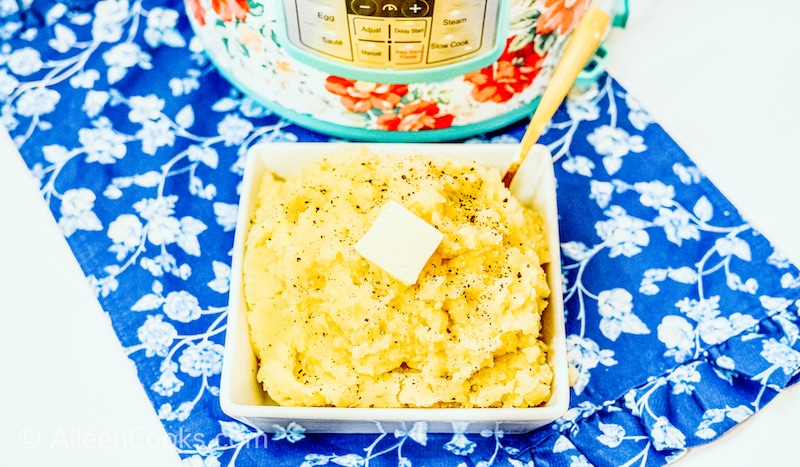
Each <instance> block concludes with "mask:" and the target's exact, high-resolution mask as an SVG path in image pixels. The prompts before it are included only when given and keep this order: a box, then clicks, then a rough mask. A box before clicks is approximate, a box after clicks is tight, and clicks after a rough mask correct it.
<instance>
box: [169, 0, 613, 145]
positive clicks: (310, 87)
mask: <svg viewBox="0 0 800 467" xmlns="http://www.w3.org/2000/svg"><path fill="white" fill-rule="evenodd" d="M185 3H186V10H187V13H188V17H189V19H190V21H191V23H192V27H193V28H194V31H195V33H196V35H197V37H198V38H199V39H200V40H201V42H202V44H203V46H204V48H205V50H206V53H207V55H208V56H209V58H210V59H211V61H212V62H213V63H214V64H215V65H216V67H217V68H218V69H219V71H220V72H221V73H222V75H223V76H225V77H226V78H227V79H228V80H229V81H230V82H231V83H233V84H234V85H235V86H236V87H238V88H239V89H240V90H241V91H242V92H244V93H245V94H246V95H248V96H249V97H251V98H252V99H254V100H256V101H257V102H259V103H260V104H262V105H264V106H265V107H267V108H268V109H270V110H271V111H273V112H274V113H276V114H278V115H280V116H281V117H283V118H285V119H287V120H289V121H292V122H294V123H297V124H299V125H301V126H304V127H307V128H309V129H312V130H315V131H319V132H322V133H326V134H329V135H333V136H336V137H340V138H345V139H351V140H363V141H382V142H405V141H417V142H423V141H445V140H456V139H462V138H467V137H471V136H474V135H479V134H483V133H486V132H489V131H492V130H495V129H498V128H501V127H503V126H506V125H508V124H510V123H513V122H515V121H517V120H520V119H522V118H525V117H528V116H530V114H531V113H532V112H533V110H534V109H535V107H536V104H537V102H538V99H539V97H540V96H541V94H542V92H543V90H544V88H545V86H546V85H547V83H548V80H549V76H550V74H551V72H552V70H553V68H554V67H555V65H556V64H557V63H558V60H559V58H560V55H561V52H562V50H563V47H564V43H565V41H566V39H567V38H568V37H569V34H570V33H571V31H572V30H573V29H574V27H575V26H576V25H577V23H578V21H579V19H580V17H581V16H582V15H583V13H584V12H585V11H586V9H587V8H588V7H589V4H590V1H589V0H262V1H259V0H185ZM605 8H606V9H608V10H609V12H610V13H611V15H612V18H614V21H613V24H614V25H615V26H624V23H625V21H626V19H627V11H628V5H627V1H626V0H615V1H609V2H608V5H607V6H605ZM604 56H605V50H604V49H603V48H602V47H601V48H600V49H598V52H597V53H596V54H595V59H594V60H592V61H590V63H589V64H587V68H586V70H584V74H583V76H582V77H581V78H580V79H583V80H591V79H594V78H596V77H597V76H598V75H599V74H600V71H601V70H602V60H603V58H604Z"/></svg>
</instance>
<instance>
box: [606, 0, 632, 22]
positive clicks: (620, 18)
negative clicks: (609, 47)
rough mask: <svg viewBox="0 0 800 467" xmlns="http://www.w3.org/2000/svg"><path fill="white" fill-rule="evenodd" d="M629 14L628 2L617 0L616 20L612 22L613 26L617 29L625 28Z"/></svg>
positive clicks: (615, 8) (626, 0)
mask: <svg viewBox="0 0 800 467" xmlns="http://www.w3.org/2000/svg"><path fill="white" fill-rule="evenodd" d="M629 12H630V9H629V8H628V0H617V3H616V5H615V6H614V19H613V21H612V22H611V24H612V26H614V27H615V28H624V27H625V26H627V25H628V14H629Z"/></svg>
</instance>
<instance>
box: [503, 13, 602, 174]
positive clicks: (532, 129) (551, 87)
mask: <svg viewBox="0 0 800 467" xmlns="http://www.w3.org/2000/svg"><path fill="white" fill-rule="evenodd" d="M610 21H611V18H610V16H609V14H608V13H607V12H606V11H604V10H602V9H601V8H598V7H590V8H589V9H588V10H587V11H586V13H584V15H583V17H582V18H581V20H580V22H579V23H578V26H577V27H576V28H575V30H574V31H573V32H572V35H571V36H570V38H569V39H568V41H567V45H566V47H565V48H564V53H563V55H562V56H561V59H560V60H559V61H558V65H556V68H555V70H553V76H552V77H551V78H550V82H549V83H548V85H547V87H546V88H545V90H544V93H543V94H542V97H541V99H540V100H539V105H538V106H537V107H536V110H535V111H534V112H533V116H532V117H531V121H530V123H529V124H528V128H527V129H526V130H525V134H524V135H523V136H522V141H521V142H520V147H519V152H517V154H516V155H515V156H514V160H512V161H511V166H509V168H508V170H506V173H505V175H504V176H503V183H504V184H505V186H506V187H508V186H511V180H513V179H514V175H516V173H517V170H519V167H520V165H522V161H524V160H525V157H526V156H527V155H528V153H529V152H530V150H531V148H532V147H533V145H534V144H536V141H538V140H539V136H541V135H542V132H544V129H545V127H546V126H547V124H548V123H549V122H550V120H551V119H552V118H553V114H555V113H556V110H558V107H559V106H560V105H561V102H562V101H563V100H564V97H566V95H567V93H568V92H569V90H570V88H572V85H573V84H574V83H575V80H576V79H577V78H578V74H579V73H580V72H581V70H583V68H584V67H585V66H586V63H588V62H589V59H590V58H591V56H592V54H594V52H595V50H597V47H598V46H599V45H600V41H602V40H603V36H604V35H605V32H606V29H607V28H608V24H609V22H610Z"/></svg>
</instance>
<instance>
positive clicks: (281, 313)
mask: <svg viewBox="0 0 800 467" xmlns="http://www.w3.org/2000/svg"><path fill="white" fill-rule="evenodd" d="M388 200H394V201H396V202H397V203H400V204H401V205H402V206H404V207H405V208H406V209H408V210H410V211H411V212H412V213H414V214H415V215H417V216H419V217H420V218H422V219H424V220H425V221H427V222H428V223H430V224H431V225H432V226H434V227H435V228H436V229H438V230H439V231H440V232H442V233H443V234H444V239H443V240H442V242H441V243H440V245H439V247H438V248H437V250H436V251H435V252H434V254H433V255H432V256H431V258H430V260H429V261H428V262H427V264H426V265H425V267H424V268H423V270H422V272H421V274H420V276H419V279H418V281H417V282H416V283H415V284H412V285H410V286H409V285H404V284H403V283H401V282H400V281H398V280H396V279H394V278H392V277H391V276H390V275H389V274H388V273H386V272H385V271H383V270H381V269H380V268H379V267H377V266H375V265H374V264H371V263H369V262H368V261H367V260H365V259H364V258H362V257H361V256H360V255H359V254H358V252H356V251H355V249H354V248H353V245H354V244H355V243H356V242H357V241H358V240H359V238H361V236H363V235H364V233H365V232H366V231H367V230H368V229H369V227H370V225H371V224H372V222H373V221H374V220H375V219H376V217H377V216H378V213H379V212H380V209H381V206H383V205H384V204H385V203H386V202H387V201H388ZM548 261H550V257H549V252H548V251H547V243H546V239H545V229H544V225H543V222H542V219H541V217H540V216H539V215H538V214H537V213H536V212H533V211H531V210H529V209H524V208H523V207H522V206H521V205H520V204H519V203H518V202H517V201H516V200H515V199H514V198H513V197H512V196H511V195H510V193H509V191H508V190H507V189H506V188H505V187H504V186H503V184H502V182H501V174H500V172H499V171H497V170H495V169H490V168H486V167H483V166H479V165H477V164H475V163H466V162H460V161H456V160H450V159H445V158H435V157H431V156H426V155H411V156H407V157H396V156H392V155H387V154H376V153H372V152H370V151H369V150H368V149H362V150H361V152H360V153H356V154H354V153H353V152H348V153H342V154H336V153H335V154H332V155H330V156H329V157H327V158H326V159H324V160H322V161H320V162H318V163H315V164H311V165H309V166H308V167H307V168H306V169H305V171H304V172H303V175H302V176H301V177H299V178H297V179H292V180H287V181H283V180H278V179H276V178H275V177H273V176H271V175H270V174H267V175H266V176H265V178H264V180H263V181H262V182H261V186H260V193H259V206H258V207H257V211H256V214H255V216H254V219H252V226H251V229H250V231H249V233H248V237H247V242H246V250H245V256H244V293H245V298H246V302H247V305H248V323H249V326H250V337H251V341H252V344H253V347H254V349H255V352H256V355H257V357H258V360H259V370H258V375H257V376H258V380H259V381H260V382H261V383H262V384H263V387H264V389H265V390H266V391H267V392H268V394H269V395H270V397H271V398H272V399H274V400H275V401H276V402H277V403H279V404H281V405H297V406H337V407H533V406H537V405H540V404H541V403H543V402H545V401H547V399H548V398H549V395H550V385H551V380H552V377H553V375H552V369H551V368H550V366H549V365H548V364H547V361H546V356H547V347H546V345H545V344H544V343H543V342H542V341H541V340H540V335H539V332H540V328H541V313H542V310H544V308H545V306H546V304H547V299H548V295H549V289H548V286H547V282H546V278H545V273H544V270H543V269H542V264H543V263H546V262H548Z"/></svg>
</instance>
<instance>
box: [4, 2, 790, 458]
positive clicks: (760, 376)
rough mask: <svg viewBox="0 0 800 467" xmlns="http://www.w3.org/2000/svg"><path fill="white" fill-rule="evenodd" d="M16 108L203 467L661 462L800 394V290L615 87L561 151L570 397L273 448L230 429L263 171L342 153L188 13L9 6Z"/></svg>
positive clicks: (8, 90) (30, 146)
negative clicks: (255, 80)
mask: <svg viewBox="0 0 800 467" xmlns="http://www.w3.org/2000/svg"><path fill="white" fill-rule="evenodd" d="M220 1H223V0H220ZM0 105H2V112H1V113H0V119H1V120H2V123H3V125H4V126H5V127H6V128H8V130H9V132H10V134H11V136H12V138H13V140H14V142H15V144H16V145H17V146H18V147H19V150H20V152H21V154H22V156H23V158H24V159H25V161H26V163H27V165H28V166H29V168H30V170H31V172H32V174H33V175H34V176H35V177H36V178H37V179H38V180H39V181H40V186H41V194H42V196H43V197H44V198H45V200H46V201H47V202H48V203H49V206H50V208H51V210H52V212H53V215H54V217H55V220H56V221H57V222H58V225H59V227H60V228H61V231H62V232H63V234H64V236H65V237H66V238H67V240H68V242H69V244H70V246H71V248H72V249H73V251H74V254H75V256H76V257H77V259H78V261H79V262H80V264H81V266H82V267H83V270H84V272H85V274H86V276H87V278H88V280H89V281H90V283H91V285H92V287H93V288H94V290H95V292H96V295H97V298H98V300H99V301H100V302H101V304H102V306H103V308H104V309H105V310H106V312H107V313H108V315H109V316H110V318H111V322H112V324H113V326H114V331H115V332H116V334H117V335H118V337H119V340H120V343H121V345H122V346H123V347H124V349H125V350H126V351H127V353H128V355H129V357H130V359H131V360H132V361H133V362H134V363H135V365H136V367H137V369H138V374H139V378H140V380H141V383H142V385H143V387H144V389H145V391H146V392H147V395H148V396H149V398H150V400H151V401H152V404H153V407H154V410H155V411H156V412H157V414H158V416H159V417H160V418H161V420H162V421H163V424H164V426H165V428H166V430H167V432H168V434H169V435H170V437H171V438H172V439H173V440H174V441H175V447H176V449H177V450H178V452H179V454H180V456H181V457H182V459H183V461H184V463H185V464H186V465H187V466H206V467H213V466H219V465H237V466H256V465H272V466H302V467H310V466H316V465H333V466H366V465H369V466H389V465H391V466H403V467H407V466H453V467H462V466H463V467H467V466H480V467H487V466H493V465H495V466H499V465H508V466H512V467H533V466H571V467H584V466H590V465H595V466H621V465H637V466H659V465H663V464H666V463H668V462H669V461H671V460H673V459H676V458H678V457H679V456H681V455H682V454H684V453H685V452H686V449H687V448H689V447H691V446H696V445H699V444H703V443H706V442H710V441H712V440H714V439H715V438H717V437H719V436H721V435H722V434H724V433H725V432H726V431H727V430H729V429H730V428H731V427H733V426H734V425H736V424H737V423H739V422H742V421H743V420H745V419H747V418H748V417H749V416H750V415H752V414H753V413H754V412H756V411H758V410H760V409H761V408H763V407H764V406H765V405H766V404H767V403H768V402H769V401H770V400H771V399H773V398H774V397H775V396H776V395H777V394H778V393H780V391H781V390H782V389H783V388H785V387H787V386H788V385H790V384H792V383H794V382H795V381H796V380H797V374H798V370H800V342H798V336H799V335H800V328H798V321H800V318H799V317H798V305H800V272H798V269H797V268H796V267H795V266H793V265H792V264H790V263H789V262H788V261H787V260H786V259H785V258H784V257H783V256H781V254H780V253H779V252H776V251H775V250H774V249H773V247H772V246H771V245H770V243H769V241H768V240H767V239H766V238H764V237H763V236H761V235H760V234H759V232H758V231H757V230H755V228H754V227H753V226H751V225H750V224H748V223H747V222H746V221H745V220H744V219H743V218H742V217H741V216H740V215H739V214H738V212H737V210H736V208H735V207H734V206H732V205H731V204H730V202H729V201H728V200H727V199H726V198H725V197H724V196H723V195H722V194H721V193H720V192H719V191H717V189H716V188H715V187H714V186H713V185H712V184H711V183H710V182H709V180H708V179H706V178H705V176H704V174H703V173H701V172H700V171H699V170H698V169H697V167H696V166H695V165H694V164H693V163H692V161H691V159H689V158H688V157H687V156H686V154H685V153H684V152H683V151H682V150H681V149H680V148H679V147H678V146H677V145H676V144H675V143H674V142H673V141H672V140H671V139H670V138H669V136H668V135H666V134H665V132H664V131H663V129H662V128H661V127H659V126H658V124H656V123H655V122H653V121H652V120H651V119H650V117H649V115H648V114H647V112H646V111H645V110H643V109H642V108H641V107H640V106H639V105H638V104H637V103H636V101H635V100H634V99H633V97H631V96H630V95H629V94H627V93H626V91H625V90H624V89H623V88H622V87H621V86H620V85H619V84H618V83H617V82H616V81H614V79H613V78H611V77H609V76H604V77H603V78H601V79H600V81H599V82H598V83H597V84H596V85H594V86H590V87H588V88H584V89H579V90H575V91H574V92H573V93H572V95H570V97H569V98H568V100H567V102H566V103H565V105H563V106H562V108H561V109H560V110H559V112H558V114H557V115H556V117H555V119H554V121H553V123H552V124H551V126H550V128H549V130H548V131H547V133H546V134H545V135H544V137H543V142H544V143H546V144H547V145H548V146H549V147H550V149H551V151H552V153H553V155H554V164H555V169H556V174H557V180H558V203H559V211H560V215H561V239H562V244H561V256H562V263H563V269H564V281H565V302H566V312H567V314H568V316H567V321H568V329H567V333H568V350H569V360H570V364H571V367H572V371H573V375H572V376H573V377H574V378H573V379H574V386H573V388H572V391H573V394H572V404H571V408H570V409H569V411H568V413H567V414H566V415H565V416H564V417H563V418H562V419H560V420H558V421H556V422H554V423H552V424H551V425H549V426H546V427H544V428H541V429H538V430H535V431H533V432H531V433H528V434H524V435H510V434H505V433H503V432H502V431H501V430H494V431H485V432H483V433H480V434H466V433H463V432H459V431H456V433H455V434H446V435H445V434H433V433H427V431H426V423H425V422H424V421H420V422H418V423H414V424H412V425H410V426H408V427H407V429H406V430H399V431H394V432H383V433H381V434H378V435H335V434H334V435H322V434H312V433H306V432H305V431H304V428H303V426H302V424H298V423H289V424H287V425H286V426H278V427H275V428H276V432H275V433H269V434H266V433H261V432H259V431H257V430H255V429H253V428H252V427H249V426H246V425H244V424H242V423H239V422H237V421H235V420H231V419H230V418H228V417H226V416H225V415H224V414H223V413H222V412H221V411H220V409H219V404H218V391H219V389H218V385H219V375H220V369H221V358H222V351H223V341H224V334H225V325H226V314H227V309H226V305H227V294H228V288H229V276H230V259H231V257H230V249H231V247H232V244H233V228H234V223H235V217H236V211H237V202H238V193H237V187H238V184H239V182H240V180H241V175H242V167H243V161H244V156H245V153H246V151H247V148H249V147H250V146H252V145H253V144H255V143H259V142H268V141H326V140H327V138H326V137H325V136H322V135H319V134H315V133H311V132H309V131H307V130H304V129H302V128H298V127H296V126H293V125H291V124H288V123H287V122H285V121H282V120H281V119H279V118H278V117H276V116H275V115H272V114H271V113H270V112H269V111H267V110H266V109H265V108H263V107H261V106H259V105H257V104H256V103H254V102H253V101H251V100H250V99H248V98H247V97H245V96H243V95H241V94H240V93H239V92H237V91H236V90H235V89H233V88H232V87H231V86H230V84H228V83H227V82H226V81H225V80H223V79H222V78H221V77H220V75H219V74H218V73H217V71H216V70H215V69H214V68H213V66H212V65H211V64H210V63H209V62H208V60H207V59H206V57H205V56H204V55H203V52H202V50H201V49H200V48H199V44H198V43H197V42H196V41H195V40H193V38H192V32H191V29H190V27H189V25H188V21H187V19H186V18H185V14H184V10H183V5H182V4H181V3H180V2H175V1H167V0H147V1H136V0H103V1H100V2H96V3H94V2H85V1H73V2H71V3H54V2H48V1H44V0H42V1H39V0H37V1H36V2H16V1H13V0H0ZM522 131H523V123H520V124H517V125H515V126H512V127H510V128H507V129H505V130H504V131H502V132H498V133H497V134H494V135H487V136H484V137H480V138H476V139H474V140H470V141H466V142H465V143H477V144H484V143H493V142H508V141H517V140H518V139H519V137H520V136H521V134H522Z"/></svg>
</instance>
